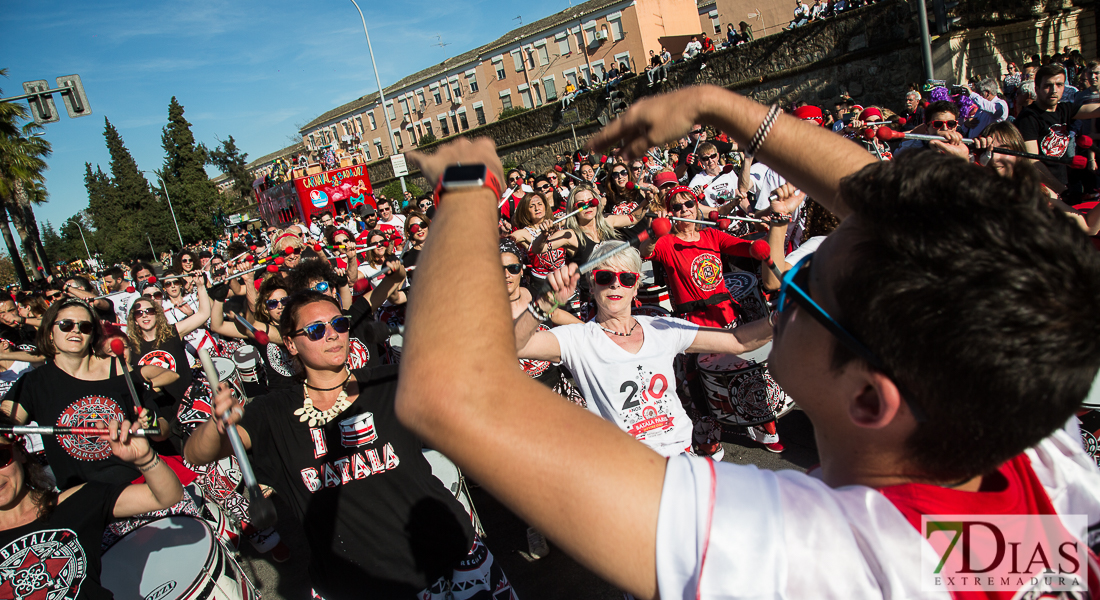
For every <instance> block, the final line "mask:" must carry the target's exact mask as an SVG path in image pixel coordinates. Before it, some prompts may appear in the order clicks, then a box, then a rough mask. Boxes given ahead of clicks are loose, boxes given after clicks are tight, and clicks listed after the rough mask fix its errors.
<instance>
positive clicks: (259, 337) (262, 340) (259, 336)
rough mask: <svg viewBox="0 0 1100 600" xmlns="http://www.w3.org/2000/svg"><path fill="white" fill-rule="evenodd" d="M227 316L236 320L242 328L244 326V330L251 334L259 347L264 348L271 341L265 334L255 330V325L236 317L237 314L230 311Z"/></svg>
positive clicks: (238, 316) (239, 316)
mask: <svg viewBox="0 0 1100 600" xmlns="http://www.w3.org/2000/svg"><path fill="white" fill-rule="evenodd" d="M229 314H231V315H233V318H234V319H236V321H237V322H238V323H240V324H241V325H242V326H244V328H245V329H247V330H248V331H250V332H251V333H252V337H254V338H256V342H257V343H258V344H260V345H261V346H266V345H267V344H268V342H270V341H271V338H270V337H268V335H267V334H266V333H264V332H262V331H260V330H259V329H256V326H255V325H253V324H252V323H249V322H248V321H247V320H245V318H244V317H242V316H241V315H238V314H237V313H235V312H232V311H230V313H229Z"/></svg>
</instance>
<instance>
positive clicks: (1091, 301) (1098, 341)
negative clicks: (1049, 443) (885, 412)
mask: <svg viewBox="0 0 1100 600" xmlns="http://www.w3.org/2000/svg"><path fill="white" fill-rule="evenodd" d="M840 193H841V196H842V197H843V198H844V199H845V200H846V201H847V203H848V206H849V207H851V209H852V213H853V216H852V218H853V219H855V221H854V222H853V223H851V224H850V225H854V226H855V227H856V231H855V232H853V233H854V234H855V235H856V237H857V240H856V242H855V244H854V246H853V248H852V251H851V254H850V256H848V257H846V264H847V265H850V266H849V268H848V270H847V272H845V273H843V274H841V276H840V277H838V279H837V280H836V285H835V287H834V289H833V294H834V295H835V297H836V299H837V305H838V307H839V310H837V314H836V315H834V316H835V317H836V318H837V320H838V321H839V322H840V323H841V324H843V326H845V327H847V328H848V329H849V331H851V332H852V333H853V334H854V335H855V336H856V337H857V338H858V339H860V340H862V341H863V342H864V343H865V344H866V345H867V347H868V348H870V349H871V350H872V351H873V352H875V353H876V354H877V355H878V356H879V358H880V359H881V360H882V362H883V364H884V365H885V368H886V369H887V370H889V371H890V372H891V373H890V374H891V376H892V378H893V379H894V381H895V382H897V383H898V384H899V388H901V389H905V390H907V391H908V392H909V395H910V398H909V400H911V401H915V402H916V403H917V404H919V405H920V406H921V407H922V408H923V409H924V411H925V412H926V413H927V416H928V419H927V421H926V422H925V423H922V424H919V425H918V426H917V428H916V430H915V431H914V433H913V434H912V435H911V436H910V438H909V439H908V440H907V446H908V451H909V456H910V457H911V463H912V468H913V469H914V471H915V473H916V474H918V475H919V476H927V477H928V478H929V479H930V480H933V481H958V480H962V479H966V478H970V477H973V476H975V475H980V474H985V473H989V472H991V471H992V470H994V469H996V468H997V467H998V466H999V465H1001V464H1002V463H1004V462H1005V461H1006V460H1009V459H1010V458H1012V457H1014V456H1016V455H1018V454H1020V453H1021V452H1023V451H1024V450H1026V449H1027V448H1029V447H1031V446H1034V445H1035V444H1037V443H1038V442H1039V441H1040V440H1042V439H1043V438H1045V437H1047V436H1049V435H1051V434H1052V433H1053V432H1054V431H1055V430H1057V429H1058V428H1060V427H1062V426H1063V425H1065V423H1066V421H1067V420H1068V419H1069V418H1070V417H1071V416H1073V414H1074V413H1075V412H1076V411H1077V410H1079V409H1080V407H1081V402H1082V400H1084V398H1085V397H1086V395H1087V394H1088V392H1089V389H1090V387H1091V385H1092V381H1093V378H1094V377H1095V376H1096V374H1097V369H1098V368H1100V319H1097V318H1096V311H1095V303H1096V298H1098V297H1100V253H1098V252H1096V250H1095V248H1094V247H1093V246H1092V244H1091V243H1090V241H1089V238H1088V237H1087V236H1086V235H1085V234H1084V233H1083V232H1082V231H1081V230H1080V229H1078V228H1077V226H1076V225H1074V224H1073V223H1072V222H1071V221H1070V220H1069V219H1067V218H1065V216H1064V215H1063V214H1061V213H1060V212H1058V211H1056V210H1052V209H1050V208H1048V206H1047V203H1046V200H1045V199H1044V198H1043V195H1042V193H1041V187H1040V185H1039V181H1038V177H1037V175H1036V173H1035V171H1034V169H1032V168H1031V167H1030V166H1027V165H1023V164H1021V163H1017V166H1016V168H1015V169H1014V174H1013V176H1012V177H1002V176H1000V175H997V174H996V173H994V172H993V171H991V170H988V169H980V168H977V167H975V166H973V165H970V164H968V163H967V162H966V161H962V160H959V159H958V158H955V157H952V156H946V155H943V154H939V153H937V152H934V151H930V150H929V151H925V150H915V151H912V152H907V153H903V154H902V155H901V156H900V157H899V158H898V159H897V160H894V161H890V162H875V163H874V164H872V165H869V166H867V167H865V168H863V169H862V170H861V171H859V172H858V173H856V174H854V175H851V176H849V177H847V178H845V179H844V180H842V181H841V185H840ZM852 360H855V358H854V357H853V356H852V355H851V354H850V353H849V352H847V350H846V349H845V348H843V347H842V346H840V345H839V344H837V345H836V346H835V349H834V352H833V367H834V368H836V369H839V368H841V367H842V366H844V365H845V364H847V363H848V362H850V361H852Z"/></svg>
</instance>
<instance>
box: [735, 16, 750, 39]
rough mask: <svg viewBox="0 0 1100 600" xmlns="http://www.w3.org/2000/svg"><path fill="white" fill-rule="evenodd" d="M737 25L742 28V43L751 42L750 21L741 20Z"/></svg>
mask: <svg viewBox="0 0 1100 600" xmlns="http://www.w3.org/2000/svg"><path fill="white" fill-rule="evenodd" d="M737 26H738V27H740V28H741V43H742V44H744V43H747V42H751V41H752V25H749V24H748V23H746V22H744V21H741V22H740V23H738V24H737Z"/></svg>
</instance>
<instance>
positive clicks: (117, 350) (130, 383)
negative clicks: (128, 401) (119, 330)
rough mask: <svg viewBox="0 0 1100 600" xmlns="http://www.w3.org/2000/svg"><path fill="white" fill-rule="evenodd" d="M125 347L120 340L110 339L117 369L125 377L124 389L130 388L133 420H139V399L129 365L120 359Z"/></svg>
mask: <svg viewBox="0 0 1100 600" xmlns="http://www.w3.org/2000/svg"><path fill="white" fill-rule="evenodd" d="M125 350H126V345H125V343H124V342H123V341H122V339H121V338H117V337H116V338H112V339H111V352H112V353H114V355H115V360H117V361H118V363H119V369H121V370H122V372H123V375H124V376H125V377H126V387H128V388H130V398H132V399H133V401H134V419H135V420H137V419H139V418H141V399H139V398H138V393H137V389H136V388H134V380H133V376H132V375H131V373H130V367H129V365H125V364H123V362H124V361H123V360H122V357H123V355H124V354H125Z"/></svg>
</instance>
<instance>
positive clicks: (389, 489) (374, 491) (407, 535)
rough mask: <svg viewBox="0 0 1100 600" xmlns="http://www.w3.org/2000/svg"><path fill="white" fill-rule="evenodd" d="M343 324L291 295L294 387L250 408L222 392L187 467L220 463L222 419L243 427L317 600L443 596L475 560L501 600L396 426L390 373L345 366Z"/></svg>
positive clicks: (308, 297)
mask: <svg viewBox="0 0 1100 600" xmlns="http://www.w3.org/2000/svg"><path fill="white" fill-rule="evenodd" d="M350 328H351V319H350V318H349V317H348V316H347V315H345V314H343V311H342V310H341V308H340V307H339V305H338V304H337V302H336V300H335V299H333V298H332V297H330V296H328V295H326V294H322V293H320V292H316V291H305V292H300V293H297V294H294V296H293V297H292V298H291V300H290V302H289V303H288V304H287V306H286V308H285V309H284V311H283V314H282V318H281V322H280V332H281V334H282V337H283V339H284V340H286V344H287V348H288V349H289V351H290V353H291V355H292V356H294V360H295V361H296V362H297V363H298V368H299V372H300V373H301V376H302V378H301V385H298V386H294V387H291V388H286V389H282V390H277V391H274V392H272V393H270V394H268V395H266V396H261V397H259V398H256V399H255V400H254V401H253V402H252V403H250V404H249V405H248V407H247V409H242V408H240V407H238V406H237V402H236V400H235V399H234V398H232V397H231V395H230V394H229V391H228V388H227V387H225V386H222V387H221V388H220V390H219V393H218V396H217V399H216V402H215V405H216V406H215V411H216V416H217V417H219V418H218V419H217V420H211V421H208V422H206V423H204V424H203V425H202V426H200V427H199V428H198V429H197V430H196V431H195V432H194V433H193V434H192V436H191V438H190V440H188V444H187V448H186V455H187V457H188V460H190V461H191V462H193V463H194V464H198V465H203V464H208V463H210V462H213V461H215V460H217V459H218V458H220V457H223V456H227V455H228V454H229V442H228V438H227V437H226V435H225V429H224V428H225V425H223V424H222V420H221V417H222V416H223V415H231V416H230V418H231V419H232V421H234V422H236V421H238V420H239V425H233V426H235V427H237V430H238V432H239V433H240V436H241V439H242V441H243V442H244V445H245V447H246V448H250V449H251V451H252V460H253V466H254V468H255V469H256V471H257V472H262V473H264V475H265V477H266V478H268V479H269V483H270V484H271V485H272V487H274V488H276V489H278V490H279V491H280V493H281V495H282V497H283V498H284V499H286V501H287V502H289V503H290V506H291V508H292V509H293V510H294V513H295V515H296V516H297V518H298V519H299V520H300V521H301V523H302V525H303V526H304V531H305V535H306V541H307V543H308V544H309V549H310V563H309V575H310V579H311V582H312V585H313V592H314V597H321V598H325V599H327V600H342V599H345V598H349V599H350V598H363V597H371V598H419V597H428V596H429V592H430V593H431V595H437V597H441V596H442V595H444V594H445V593H446V590H448V589H449V588H450V586H451V581H450V580H451V578H452V575H454V573H455V570H456V569H458V568H460V567H462V568H465V569H471V566H470V565H471V564H473V565H481V569H482V570H483V574H479V575H478V577H477V579H478V580H480V583H478V584H476V585H478V586H481V587H478V588H477V589H478V590H484V596H485V597H488V596H490V595H492V596H493V597H501V598H508V597H509V596H508V595H506V594H504V593H502V592H504V591H505V590H506V589H507V588H508V587H509V584H508V582H507V578H506V577H504V574H503V573H502V572H501V571H500V568H499V566H491V565H499V563H496V562H495V561H493V560H492V555H491V554H490V553H489V550H488V548H486V547H485V546H484V545H483V544H482V543H481V541H480V540H479V539H477V537H476V535H475V533H474V529H473V527H472V523H471V519H470V516H469V514H467V512H466V510H465V509H464V508H463V507H462V505H461V504H459V502H458V501H457V500H456V499H455V497H454V496H453V495H452V494H451V492H450V491H449V490H448V489H447V488H445V487H444V486H443V484H442V483H441V482H440V481H439V480H438V479H436V478H435V477H434V476H433V475H432V471H431V466H430V465H429V464H428V462H427V460H425V459H424V456H423V454H422V451H421V443H420V440H419V439H417V438H416V437H415V436H413V435H412V433H410V432H409V430H408V429H406V428H405V426H404V425H402V424H401V423H400V422H399V421H398V419H397V414H396V413H395V411H394V398H395V395H396V391H397V366H396V365H385V366H381V367H376V368H371V367H366V368H362V369H349V368H348V366H347V362H348V351H349V347H350V339H349V331H350ZM464 561H465V562H464ZM463 565H465V566H463ZM473 568H474V569H475V570H476V569H477V568H478V567H473ZM463 579H467V581H471V582H472V581H473V579H471V578H466V577H464V578H463ZM456 591H457V588H456ZM472 596H473V594H470V595H468V596H465V597H472ZM478 597H481V596H478Z"/></svg>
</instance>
